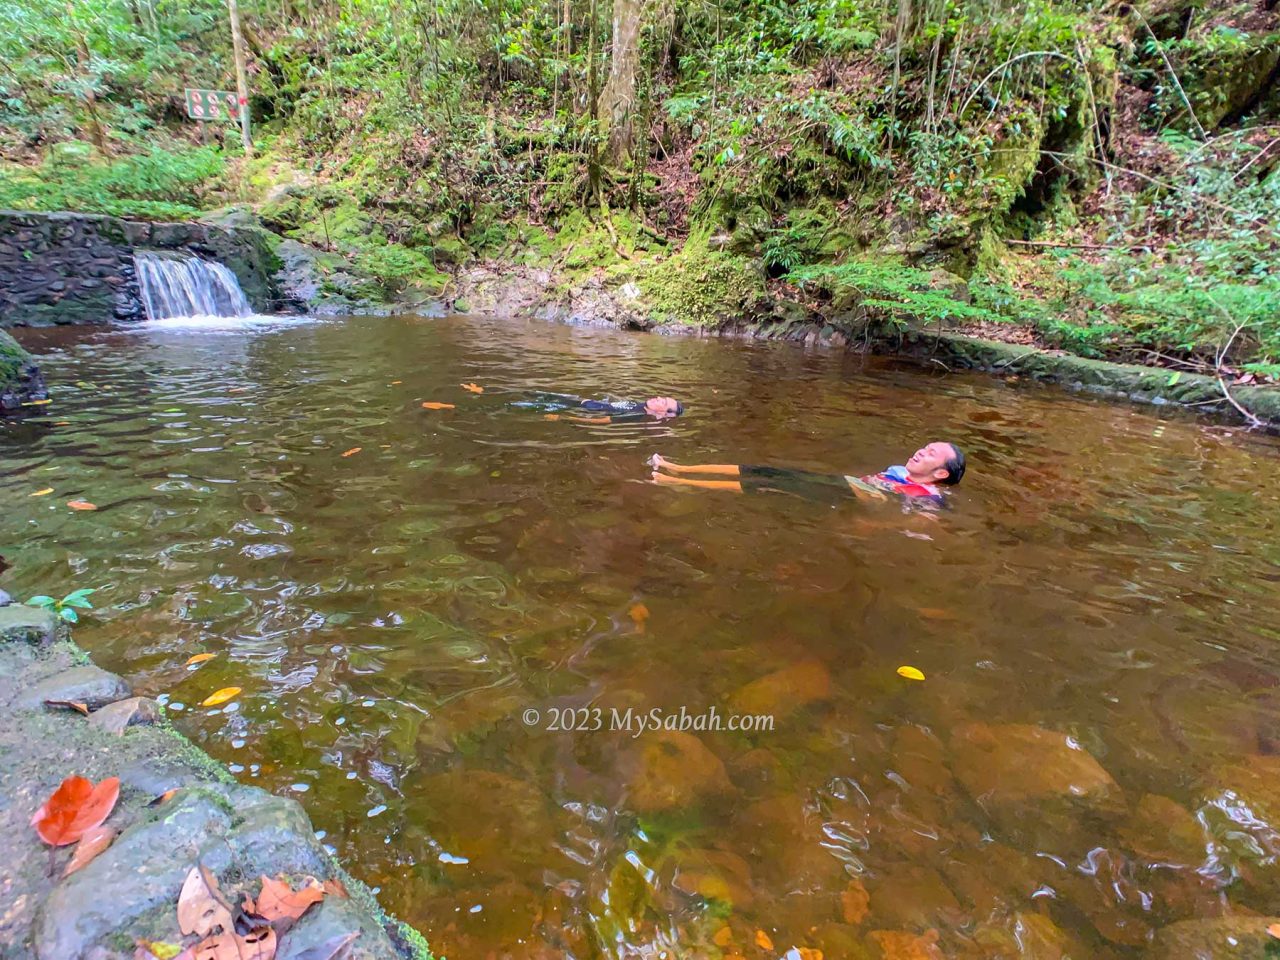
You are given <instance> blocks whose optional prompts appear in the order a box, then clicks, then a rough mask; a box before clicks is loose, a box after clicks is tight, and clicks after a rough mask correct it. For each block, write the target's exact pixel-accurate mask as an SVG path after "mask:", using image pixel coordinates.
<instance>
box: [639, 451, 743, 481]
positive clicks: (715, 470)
mask: <svg viewBox="0 0 1280 960" xmlns="http://www.w3.org/2000/svg"><path fill="white" fill-rule="evenodd" d="M649 463H650V464H652V466H653V468H654V469H655V470H658V469H663V470H670V471H671V472H672V473H709V474H711V475H712V476H718V477H736V476H738V475H739V474H740V473H741V472H742V468H740V467H739V466H738V465H737V464H736V463H694V464H687V465H686V464H680V463H672V462H671V461H670V460H668V459H667V458H666V457H664V456H662V455H661V454H657V453H655V454H654V455H653V459H652V460H650V461H649Z"/></svg>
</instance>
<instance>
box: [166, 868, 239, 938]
mask: <svg viewBox="0 0 1280 960" xmlns="http://www.w3.org/2000/svg"><path fill="white" fill-rule="evenodd" d="M206 877H207V878H208V879H206ZM209 881H212V882H213V887H214V888H216V887H217V885H218V882H217V880H216V879H214V878H213V875H212V874H209V873H208V872H207V871H204V870H201V869H200V867H199V865H196V866H194V867H192V868H191V869H190V870H189V871H187V879H186V880H184V881H183V883H182V892H181V893H179V894H178V929H180V930H181V931H182V932H183V933H184V934H195V935H196V936H198V937H204V936H208V935H209V934H210V933H211V932H212V931H214V930H216V929H218V928H219V927H221V928H222V929H223V930H231V928H232V923H231V909H230V907H229V906H228V905H227V902H226V900H225V899H224V898H223V896H222V891H221V890H214V889H211V888H210V885H209Z"/></svg>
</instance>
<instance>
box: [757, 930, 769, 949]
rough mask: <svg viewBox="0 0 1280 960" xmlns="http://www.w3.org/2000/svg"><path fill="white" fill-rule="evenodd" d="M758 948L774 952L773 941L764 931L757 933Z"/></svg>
mask: <svg viewBox="0 0 1280 960" xmlns="http://www.w3.org/2000/svg"><path fill="white" fill-rule="evenodd" d="M756 946H757V947H759V948H760V949H761V950H772V949H773V940H772V939H770V937H769V935H768V934H767V933H765V932H764V931H763V930H757V931H756Z"/></svg>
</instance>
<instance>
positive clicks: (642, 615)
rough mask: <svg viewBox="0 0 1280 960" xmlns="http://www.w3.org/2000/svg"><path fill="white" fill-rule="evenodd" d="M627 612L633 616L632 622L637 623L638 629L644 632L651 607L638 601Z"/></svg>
mask: <svg viewBox="0 0 1280 960" xmlns="http://www.w3.org/2000/svg"><path fill="white" fill-rule="evenodd" d="M627 613H628V614H629V615H630V616H631V622H632V623H634V624H635V625H636V630H637V631H638V632H639V633H644V624H645V621H646V620H648V619H649V608H648V607H646V606H645V605H644V604H643V603H637V604H635V605H633V606H632V608H631V609H630V610H628V611H627Z"/></svg>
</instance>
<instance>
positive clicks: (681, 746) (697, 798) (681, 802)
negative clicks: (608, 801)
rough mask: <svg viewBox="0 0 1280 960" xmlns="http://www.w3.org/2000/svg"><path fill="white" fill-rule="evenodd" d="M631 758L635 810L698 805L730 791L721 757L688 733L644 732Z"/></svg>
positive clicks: (631, 799) (674, 808)
mask: <svg viewBox="0 0 1280 960" xmlns="http://www.w3.org/2000/svg"><path fill="white" fill-rule="evenodd" d="M642 742H643V746H641V747H640V750H639V752H638V754H637V755H633V757H632V758H631V764H630V766H631V771H632V772H631V776H630V781H629V782H630V791H629V797H630V805H631V807H632V808H633V809H634V810H635V811H636V812H638V813H642V814H646V813H668V812H672V811H676V810H684V809H688V808H690V807H697V806H700V805H702V804H703V803H705V802H707V801H709V800H712V799H715V798H718V797H724V796H726V795H728V794H730V793H732V792H733V789H734V788H733V784H731V783H730V782H729V776H728V774H727V773H725V769H724V764H723V763H721V762H720V758H719V757H717V756H716V755H715V754H714V753H712V752H711V751H710V750H708V749H707V747H706V745H705V744H703V742H702V741H701V740H699V739H698V738H697V737H695V736H694V735H693V734H690V733H683V732H680V731H677V730H663V731H661V732H659V733H655V734H652V735H646V736H645V737H644V738H643V741H642Z"/></svg>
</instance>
